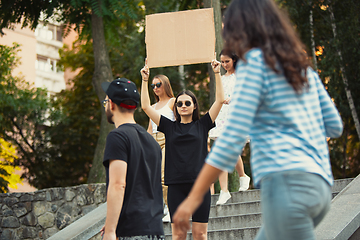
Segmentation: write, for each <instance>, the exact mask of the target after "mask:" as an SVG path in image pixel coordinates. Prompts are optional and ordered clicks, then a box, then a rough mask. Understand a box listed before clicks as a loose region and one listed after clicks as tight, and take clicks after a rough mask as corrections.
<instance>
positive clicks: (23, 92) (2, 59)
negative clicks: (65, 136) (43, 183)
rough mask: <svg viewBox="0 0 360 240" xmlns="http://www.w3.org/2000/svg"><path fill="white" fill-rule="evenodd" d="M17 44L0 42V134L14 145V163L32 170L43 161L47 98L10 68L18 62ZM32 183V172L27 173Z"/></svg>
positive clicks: (46, 154)
mask: <svg viewBox="0 0 360 240" xmlns="http://www.w3.org/2000/svg"><path fill="white" fill-rule="evenodd" d="M18 47H19V45H17V44H14V45H13V46H12V47H8V46H3V45H0V126H1V129H0V136H1V137H2V138H3V139H4V140H5V141H7V142H10V143H12V144H13V145H14V147H15V148H16V149H17V156H18V158H16V159H14V164H15V165H17V166H24V167H26V168H28V169H29V171H32V169H34V168H36V167H41V166H39V165H37V163H38V161H40V162H47V161H48V160H49V158H48V157H49V155H48V152H47V151H46V150H45V149H46V148H47V147H46V144H47V143H48V140H47V139H48V135H46V134H45V132H44V129H45V128H46V123H47V121H48V118H47V115H48V114H47V109H48V107H49V102H48V98H47V93H46V91H45V90H44V89H40V88H34V87H33V86H32V85H31V84H30V83H28V82H27V81H25V80H24V79H23V78H21V77H14V76H12V75H11V71H12V70H13V69H14V68H15V67H16V65H17V64H18V61H19V59H18V58H17V57H16V53H17V51H18ZM27 174H28V173H25V175H24V177H27V178H29V182H30V183H33V182H34V181H35V180H34V175H27Z"/></svg>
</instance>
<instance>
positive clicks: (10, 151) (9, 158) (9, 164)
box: [0, 138, 21, 193]
mask: <svg viewBox="0 0 360 240" xmlns="http://www.w3.org/2000/svg"><path fill="white" fill-rule="evenodd" d="M16 158H17V156H16V152H15V148H14V147H13V146H12V145H11V143H9V142H6V141H5V140H4V139H2V138H0V192H1V193H6V192H8V191H9V187H10V188H14V189H17V185H16V184H17V183H21V178H20V175H18V174H16V173H15V170H20V168H19V167H17V166H13V162H14V159H16Z"/></svg>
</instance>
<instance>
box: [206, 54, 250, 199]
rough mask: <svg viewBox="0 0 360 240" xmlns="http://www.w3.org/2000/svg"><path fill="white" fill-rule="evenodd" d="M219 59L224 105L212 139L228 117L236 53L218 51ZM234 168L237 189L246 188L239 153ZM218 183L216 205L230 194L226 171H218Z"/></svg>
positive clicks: (247, 185) (211, 132) (211, 136)
mask: <svg viewBox="0 0 360 240" xmlns="http://www.w3.org/2000/svg"><path fill="white" fill-rule="evenodd" d="M220 61H221V66H222V67H223V68H224V69H225V70H226V73H225V74H224V75H222V76H221V82H222V84H223V89H224V97H225V101H224V105H223V106H222V108H221V110H220V113H219V116H218V117H217V118H216V127H214V128H213V129H211V130H210V132H209V137H210V139H212V140H216V139H217V138H218V137H219V136H220V134H221V133H222V131H224V127H225V125H226V123H227V119H228V117H229V116H228V113H229V109H230V103H231V95H232V92H233V90H234V86H235V80H236V76H235V67H236V63H237V61H238V56H236V54H234V53H233V52H231V51H228V50H226V49H225V50H222V51H221V52H220ZM235 169H236V171H237V172H238V174H239V183H240V187H239V191H246V190H248V189H249V184H250V177H249V176H248V175H246V174H245V170H244V163H243V161H242V158H241V156H240V155H239V158H238V162H237V164H236V166H235ZM219 183H220V188H221V191H220V195H219V199H218V201H217V202H216V205H222V204H225V203H226V202H227V201H228V200H229V199H230V198H231V194H230V192H229V190H228V172H227V171H223V172H222V173H220V175H219ZM213 189H214V184H212V186H211V190H212V192H214V190H213Z"/></svg>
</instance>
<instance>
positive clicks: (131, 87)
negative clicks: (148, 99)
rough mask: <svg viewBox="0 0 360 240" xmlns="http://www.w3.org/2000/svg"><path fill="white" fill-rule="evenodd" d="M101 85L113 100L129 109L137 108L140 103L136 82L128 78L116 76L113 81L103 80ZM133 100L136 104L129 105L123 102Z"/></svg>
mask: <svg viewBox="0 0 360 240" xmlns="http://www.w3.org/2000/svg"><path fill="white" fill-rule="evenodd" d="M101 87H102V89H103V90H104V92H105V93H106V94H107V95H108V96H109V98H110V99H111V101H113V102H114V103H115V104H117V105H120V106H121V107H124V108H127V109H135V108H136V107H137V105H138V104H139V100H140V95H139V92H138V90H137V87H136V85H135V83H133V82H132V81H130V80H129V79H126V78H116V79H115V80H114V81H112V82H103V83H101ZM126 100H131V101H133V102H135V103H136V105H135V106H134V105H127V104H124V103H122V102H124V101H126Z"/></svg>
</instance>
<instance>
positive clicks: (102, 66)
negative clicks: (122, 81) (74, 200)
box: [87, 0, 114, 183]
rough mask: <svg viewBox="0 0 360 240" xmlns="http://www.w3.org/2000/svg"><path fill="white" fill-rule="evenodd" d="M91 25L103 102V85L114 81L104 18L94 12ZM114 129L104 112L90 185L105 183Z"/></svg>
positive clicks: (96, 76) (96, 81)
mask: <svg viewBox="0 0 360 240" xmlns="http://www.w3.org/2000/svg"><path fill="white" fill-rule="evenodd" d="M100 2H101V0H99V6H101V4H100ZM91 25H92V26H91V31H92V39H93V51H94V63H95V71H94V75H93V78H92V82H93V85H94V88H95V91H96V94H97V96H98V98H99V101H102V100H104V99H105V96H106V95H105V93H104V91H103V90H102V88H101V83H102V82H106V81H112V80H113V76H112V71H111V66H110V60H109V53H108V51H107V49H106V42H105V35H104V25H103V18H102V17H101V16H98V15H97V14H95V13H94V12H93V13H92V15H91ZM101 108H102V106H101ZM112 129H114V125H112V124H109V123H108V122H107V119H106V115H105V111H104V110H102V111H101V124H100V134H99V139H98V142H97V145H96V148H95V154H94V159H93V163H92V167H91V169H90V173H89V177H88V181H87V182H88V183H98V182H105V169H104V167H103V165H102V161H103V156H104V150H105V143H106V136H107V134H108V133H109V131H111V130H112Z"/></svg>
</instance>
